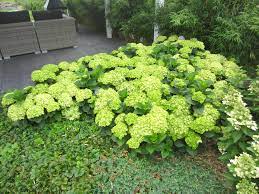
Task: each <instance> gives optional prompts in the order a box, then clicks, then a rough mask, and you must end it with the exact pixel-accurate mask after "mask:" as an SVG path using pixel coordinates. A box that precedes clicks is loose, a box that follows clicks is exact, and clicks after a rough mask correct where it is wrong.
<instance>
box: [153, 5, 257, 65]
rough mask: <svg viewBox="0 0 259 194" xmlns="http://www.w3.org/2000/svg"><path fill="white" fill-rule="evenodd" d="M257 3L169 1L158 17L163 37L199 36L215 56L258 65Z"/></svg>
mask: <svg viewBox="0 0 259 194" xmlns="http://www.w3.org/2000/svg"><path fill="white" fill-rule="evenodd" d="M257 15H258V9H257V8H256V1H254V0H253V1H242V0H237V1H235V2H232V1H224V0H208V1H203V0H187V1H181V0H169V1H167V2H166V3H165V7H164V8H161V10H160V11H159V12H158V14H157V22H158V23H159V25H160V30H161V33H162V34H164V35H169V34H172V33H174V34H179V35H183V36H185V37H187V38H192V37H196V38H198V39H200V40H201V41H203V42H204V43H205V45H206V47H207V48H208V49H209V50H210V51H211V52H214V53H221V54H223V55H225V56H227V57H234V58H236V59H237V60H239V61H240V62H241V63H242V64H244V65H246V64H247V63H252V64H257V63H258V31H259V29H258V21H257V19H256V18H257Z"/></svg>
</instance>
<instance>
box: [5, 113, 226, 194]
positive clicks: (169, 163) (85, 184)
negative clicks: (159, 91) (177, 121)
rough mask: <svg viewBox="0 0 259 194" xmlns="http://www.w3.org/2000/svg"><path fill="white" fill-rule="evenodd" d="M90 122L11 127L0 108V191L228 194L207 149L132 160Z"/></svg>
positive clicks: (220, 171)
mask: <svg viewBox="0 0 259 194" xmlns="http://www.w3.org/2000/svg"><path fill="white" fill-rule="evenodd" d="M104 132H105V131H103V130H100V129H99V128H98V127H96V126H95V125H94V124H93V123H92V121H89V120H85V121H73V122H72V121H59V122H55V123H46V124H44V125H41V126H40V125H35V126H26V125H24V126H23V125H22V126H21V125H19V126H12V125H11V123H9V122H8V121H6V117H5V116H4V114H3V113H1V109H0V164H1V168H2V169H1V171H0V193H22V192H32V193H34V192H38V193H50V192H57V193H60V192H70V193H78V192H79V193H80V192H81V193H82V192H85V193H94V192H95V193H101V192H103V193H112V192H113V193H215V194H216V193H230V190H229V189H228V188H226V187H225V184H224V182H225V179H224V178H223V173H224V168H223V167H222V166H223V165H222V164H221V163H220V162H218V161H217V159H216V157H217V153H216V152H215V151H214V150H213V149H207V148H204V150H202V152H203V154H200V155H197V156H194V157H191V156H188V155H185V154H179V153H176V154H175V156H174V157H171V158H168V159H162V158H160V156H159V155H153V156H136V155H135V154H133V152H129V151H127V150H125V149H122V148H120V147H118V146H117V145H115V144H114V143H113V142H112V141H111V138H110V136H109V135H107V134H105V133H104Z"/></svg>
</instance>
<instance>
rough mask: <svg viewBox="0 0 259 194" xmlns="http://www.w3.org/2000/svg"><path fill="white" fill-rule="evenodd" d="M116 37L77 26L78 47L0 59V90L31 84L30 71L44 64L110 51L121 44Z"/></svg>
mask: <svg viewBox="0 0 259 194" xmlns="http://www.w3.org/2000/svg"><path fill="white" fill-rule="evenodd" d="M123 44H124V42H123V41H121V40H118V39H116V38H115V39H107V38H106V37H105V34H103V33H97V32H94V31H91V30H89V29H86V28H82V27H80V28H79V33H78V47H77V48H66V49H59V50H54V51H49V52H48V53H46V54H38V55H35V54H26V55H21V56H15V57H11V59H9V60H2V61H0V91H6V90H8V89H13V88H23V87H25V86H27V85H31V84H32V82H31V77H30V76H31V72H32V71H34V70H36V69H39V68H41V67H42V66H43V65H44V64H57V63H59V62H61V61H73V60H76V59H79V58H80V57H83V56H86V55H92V54H96V53H100V52H111V51H112V50H114V49H117V48H118V47H119V46H121V45H123Z"/></svg>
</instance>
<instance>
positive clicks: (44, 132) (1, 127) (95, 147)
mask: <svg viewBox="0 0 259 194" xmlns="http://www.w3.org/2000/svg"><path fill="white" fill-rule="evenodd" d="M1 119H4V118H3V117H1ZM9 126H10V124H9V123H4V122H3V121H1V122H0V136H1V138H0V145H1V146H0V164H1V171H0V177H1V178H0V192H1V193H22V192H30V193H35V192H39V193H52V192H57V193H60V192H72V193H75V192H82V191H83V192H90V191H91V190H92V189H93V188H94V185H95V184H96V182H95V180H94V179H93V176H92V171H93V170H94V169H93V168H92V165H93V164H94V163H96V162H97V161H98V160H99V159H100V156H101V154H105V153H106V152H107V151H106V150H108V151H109V149H110V147H111V144H110V143H109V141H107V139H106V140H105V139H104V138H103V137H102V136H101V135H99V129H98V128H97V127H96V126H94V125H93V124H91V123H88V122H86V121H74V122H70V121H64V122H57V123H50V124H47V125H45V126H44V127H39V126H35V127H27V128H26V129H23V128H21V127H18V126H17V127H14V128H10V127H9Z"/></svg>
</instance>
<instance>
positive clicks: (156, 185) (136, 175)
mask: <svg viewBox="0 0 259 194" xmlns="http://www.w3.org/2000/svg"><path fill="white" fill-rule="evenodd" d="M97 165H98V167H97V170H96V172H95V173H97V174H96V176H97V177H98V179H101V180H103V182H99V183H98V188H99V190H100V191H102V192H103V193H161V194H162V193H230V190H228V189H226V188H225V187H224V183H223V182H221V180H219V179H218V175H217V174H215V172H213V171H212V169H206V170H205V169H204V167H201V166H199V165H198V162H197V161H195V160H189V159H188V157H186V156H182V155H181V156H180V155H179V156H175V157H173V158H170V159H166V160H161V159H159V158H155V157H152V158H139V157H136V156H131V155H129V156H128V154H127V153H122V154H121V155H119V154H116V155H113V157H110V158H105V159H104V160H101V161H99V162H97ZM204 180H206V183H205V182H204Z"/></svg>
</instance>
